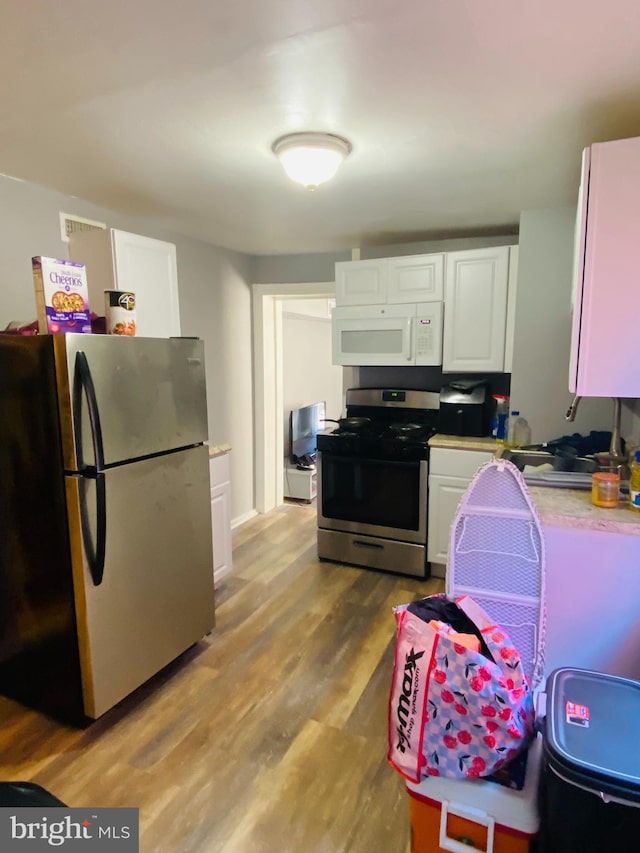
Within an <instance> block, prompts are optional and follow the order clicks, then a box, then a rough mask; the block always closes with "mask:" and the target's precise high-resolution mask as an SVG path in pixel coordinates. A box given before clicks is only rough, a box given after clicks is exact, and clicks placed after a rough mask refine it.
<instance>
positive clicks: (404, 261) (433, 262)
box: [387, 255, 444, 303]
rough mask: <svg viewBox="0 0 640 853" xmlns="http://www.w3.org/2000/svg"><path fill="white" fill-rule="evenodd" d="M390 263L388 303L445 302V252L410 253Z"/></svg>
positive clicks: (390, 259)
mask: <svg viewBox="0 0 640 853" xmlns="http://www.w3.org/2000/svg"><path fill="white" fill-rule="evenodd" d="M387 264H388V272H387V302H390V303H394V302H395V303H397V302H442V298H443V295H444V255H407V256H406V257H403V258H389V259H388V260H387Z"/></svg>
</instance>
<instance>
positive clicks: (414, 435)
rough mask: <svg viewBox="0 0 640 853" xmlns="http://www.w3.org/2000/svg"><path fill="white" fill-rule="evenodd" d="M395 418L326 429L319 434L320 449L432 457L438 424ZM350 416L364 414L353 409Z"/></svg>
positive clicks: (386, 456) (374, 455)
mask: <svg viewBox="0 0 640 853" xmlns="http://www.w3.org/2000/svg"><path fill="white" fill-rule="evenodd" d="M394 414H395V415H396V417H395V418H394V419H393V421H392V422H387V420H385V419H380V420H372V421H371V423H369V424H366V425H365V426H362V427H360V428H358V429H340V428H338V429H334V430H325V431H324V432H321V433H319V434H318V451H319V452H320V453H323V452H325V453H333V454H334V455H337V456H359V457H369V458H372V459H399V460H405V461H410V460H420V459H428V458H429V445H428V441H429V439H430V438H431V436H432V435H434V433H435V432H436V431H437V429H436V426H435V425H431V424H429V423H422V424H421V423H419V420H418V419H415V414H416V413H415V411H414V412H412V415H413V416H414V419H413V420H409V419H408V418H407V419H406V420H403V419H399V418H398V417H397V415H398V412H395V413H394ZM348 417H363V415H355V414H351V413H349V415H348Z"/></svg>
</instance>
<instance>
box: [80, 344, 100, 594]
mask: <svg viewBox="0 0 640 853" xmlns="http://www.w3.org/2000/svg"><path fill="white" fill-rule="evenodd" d="M75 374H76V375H75V378H76V381H75V383H74V392H73V409H74V420H75V422H76V424H81V423H82V421H81V417H82V410H81V406H82V394H83V392H84V394H85V396H86V399H87V410H88V412H89V423H90V424H91V440H92V443H93V458H94V461H95V469H91V468H90V467H89V466H86V465H84V464H83V466H82V474H83V475H84V476H85V477H89V478H91V479H95V483H96V544H95V551H94V549H93V543H92V542H91V528H90V525H89V519H88V517H87V507H86V503H85V502H84V499H83V501H82V508H81V518H82V538H83V540H84V546H85V551H86V554H87V560H88V562H89V570H90V572H91V578H92V580H93V585H94V586H100V584H101V583H102V578H103V576H104V563H105V554H106V538H107V495H106V487H105V477H104V474H103V471H102V469H103V468H104V446H103V443H102V426H101V424H100V412H99V409H98V400H97V398H96V390H95V387H94V384H93V379H92V377H91V370H90V369H89V362H88V360H87V356H86V354H85V353H84V352H83V351H82V350H78V352H77V353H76V364H75ZM78 444H80V442H78ZM78 451H79V457H80V459H82V447H81V446H79V447H78Z"/></svg>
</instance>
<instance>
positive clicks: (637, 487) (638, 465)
mask: <svg viewBox="0 0 640 853" xmlns="http://www.w3.org/2000/svg"><path fill="white" fill-rule="evenodd" d="M630 471H631V473H630V474H629V506H630V507H631V509H633V510H635V511H636V512H640V450H636V452H635V453H634V454H633V459H632V460H631V469H630Z"/></svg>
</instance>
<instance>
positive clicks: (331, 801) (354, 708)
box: [0, 503, 442, 853]
mask: <svg viewBox="0 0 640 853" xmlns="http://www.w3.org/2000/svg"><path fill="white" fill-rule="evenodd" d="M315 525H316V514H315V507H313V506H307V505H299V504H293V503H290V504H287V505H285V506H284V507H281V508H280V509H278V510H276V511H274V512H272V513H269V514H268V515H263V516H259V517H257V518H255V519H253V520H252V521H250V522H248V523H247V524H245V525H243V526H242V527H241V528H239V529H238V530H236V532H235V535H234V569H233V573H232V574H231V575H229V576H228V578H227V579H226V581H225V582H223V584H222V585H221V587H220V588H219V590H218V596H217V611H216V612H217V625H216V628H215V630H214V632H213V633H212V634H211V635H210V637H208V638H206V640H204V641H203V642H201V643H199V644H198V645H197V646H195V647H193V648H192V649H191V650H189V651H188V652H187V653H185V655H183V656H182V658H181V659H180V660H179V661H176V662H175V663H174V664H172V665H171V666H170V667H168V668H167V669H166V670H164V671H163V672H162V673H161V674H159V675H158V676H157V677H156V678H154V679H152V681H151V682H149V683H148V684H146V685H144V686H143V687H142V688H140V690H138V691H137V692H136V693H135V694H134V695H133V696H131V697H129V698H128V699H127V700H125V701H124V702H122V703H121V704H120V705H119V706H118V707H117V708H115V709H113V710H112V711H111V712H109V713H108V714H106V715H105V716H104V717H102V718H101V719H100V720H98V721H97V722H95V723H93V724H92V725H91V726H90V727H89V728H87V729H85V730H83V731H80V730H75V729H71V728H68V727H65V726H62V725H60V724H59V723H56V722H53V721H51V720H49V719H47V718H46V717H44V716H42V715H40V714H38V713H36V712H34V711H30V710H26V709H25V708H23V707H21V706H19V705H17V704H16V703H14V702H11V701H9V700H7V699H4V698H1V697H0V723H1V729H0V779H6V780H31V781H34V782H37V783H39V784H41V785H43V786H44V787H45V788H47V789H48V790H50V791H51V792H52V793H53V794H55V795H56V796H57V797H59V798H60V799H62V800H63V801H64V802H66V803H67V804H68V805H73V806H96V807H101V806H138V807H139V808H140V826H141V830H140V849H141V851H143V853H151V851H153V853H164V851H167V853H252V851H256V853H272V851H273V853H276V851H277V853H282V851H285V853H339V851H350V853H351V851H354V853H360V851H361V852H362V853H365V851H366V853H378V851H379V852H380V853H405V851H406V850H407V846H408V840H409V817H408V802H407V799H408V798H407V796H406V793H405V791H404V785H403V783H402V780H401V779H400V777H399V776H398V775H397V774H396V773H395V772H394V771H393V770H392V769H391V768H390V767H389V765H388V764H387V762H386V759H385V753H386V714H387V695H388V690H389V684H390V678H391V666H392V659H393V645H394V620H393V615H392V612H391V608H392V606H393V605H394V604H401V603H404V602H406V601H410V600H412V599H414V598H417V597H420V596H423V595H428V594H430V593H432V592H436V591H439V590H440V589H442V582H441V581H439V580H432V581H418V580H414V579H411V578H404V577H400V576H392V575H387V574H382V573H377V572H372V571H367V570H364V569H357V568H352V567H346V566H341V565H337V564H334V563H320V562H319V561H318V559H317V556H316V545H315V542H316V530H315Z"/></svg>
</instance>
